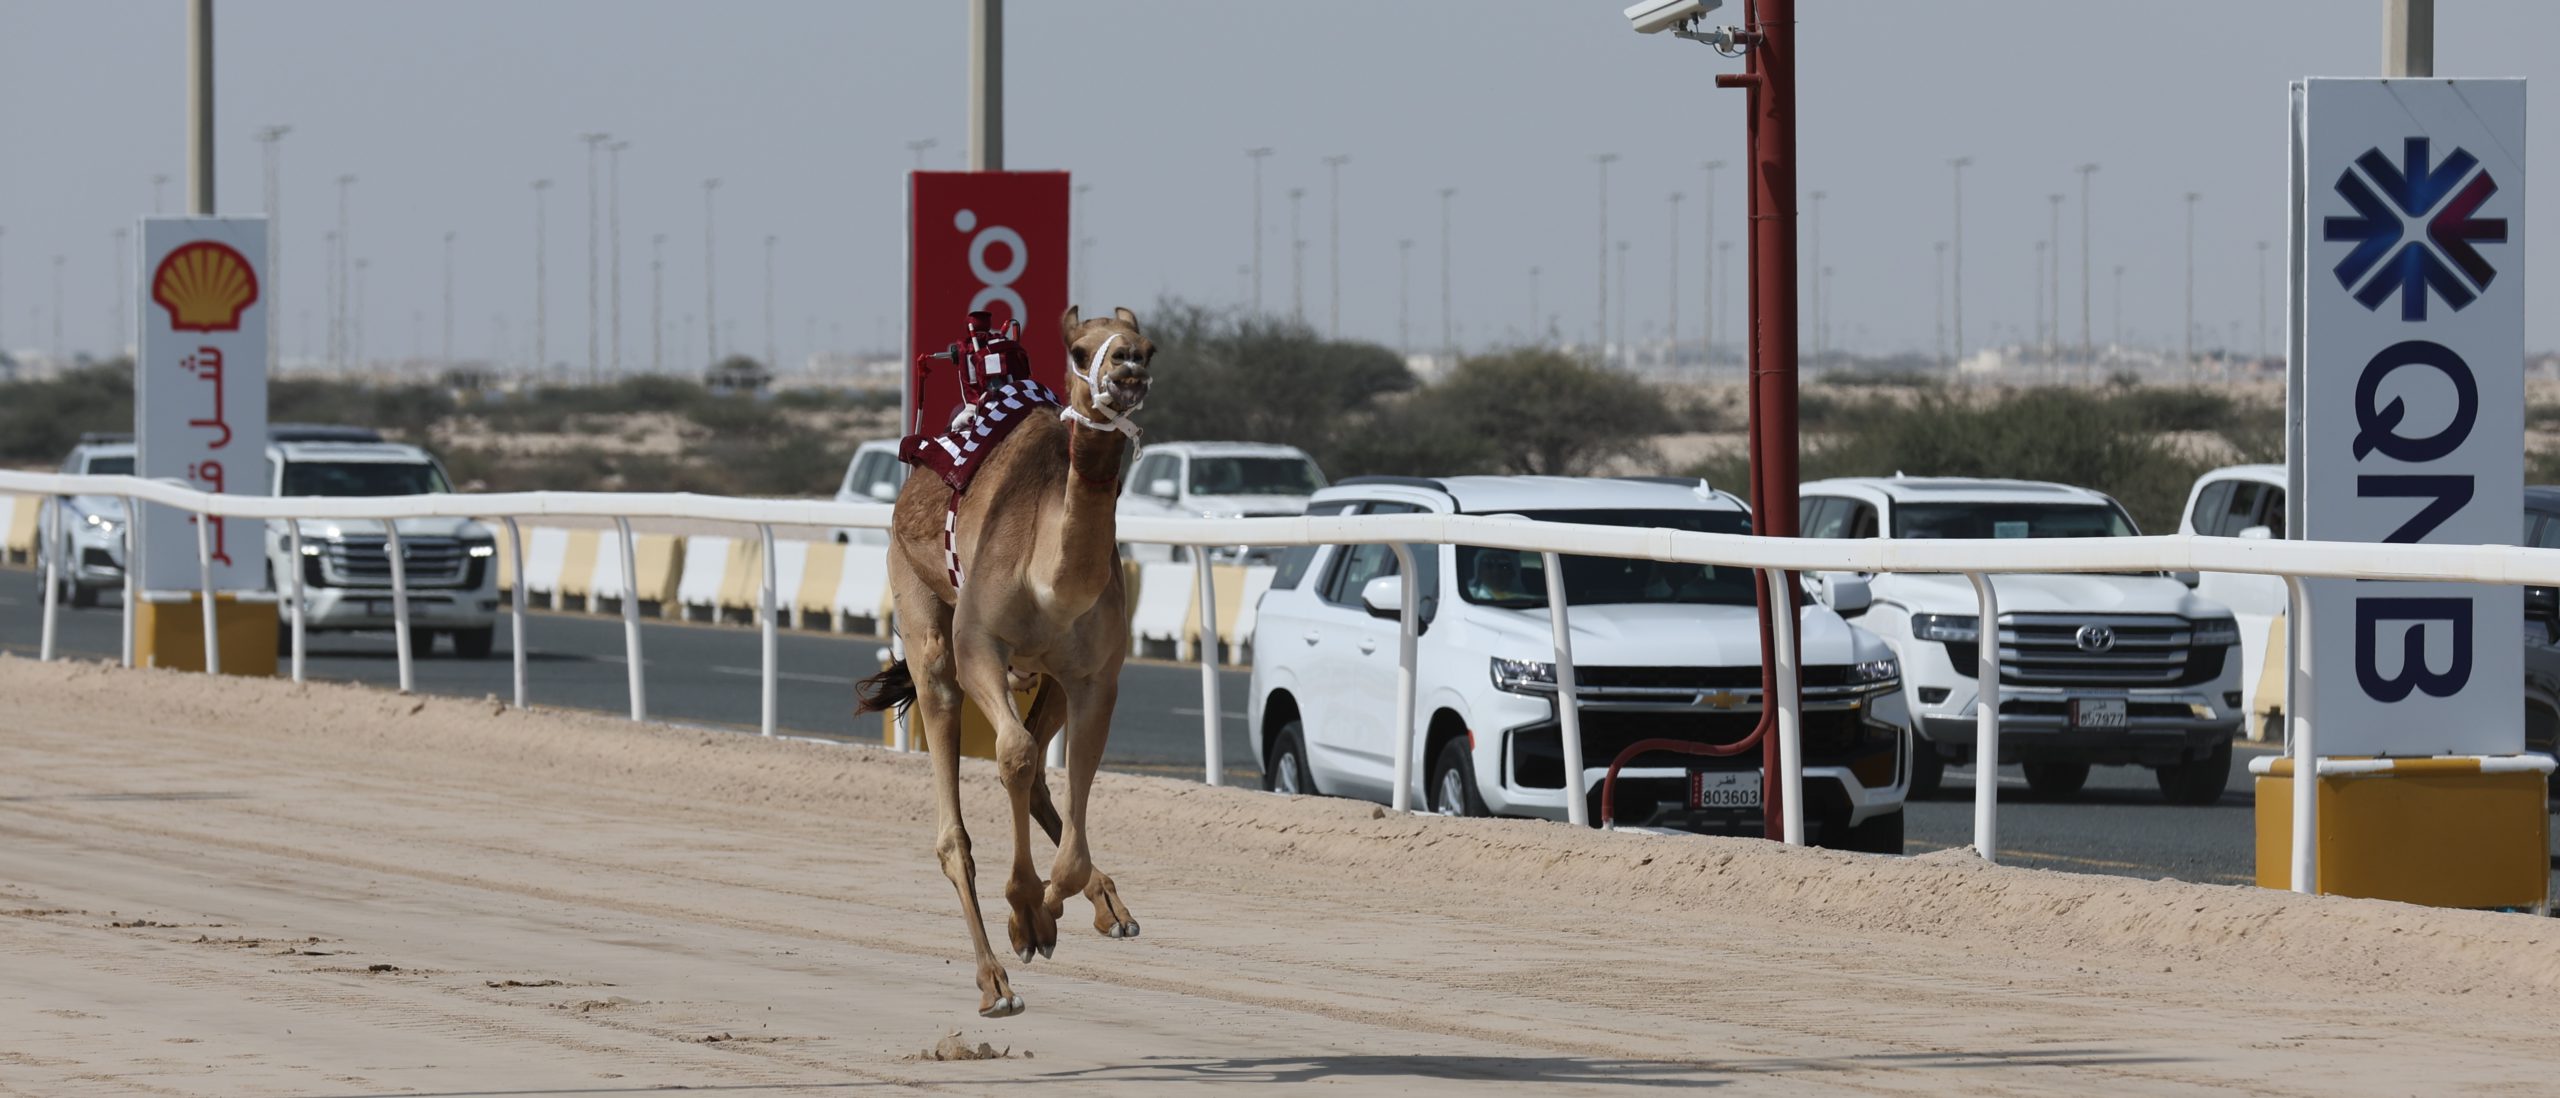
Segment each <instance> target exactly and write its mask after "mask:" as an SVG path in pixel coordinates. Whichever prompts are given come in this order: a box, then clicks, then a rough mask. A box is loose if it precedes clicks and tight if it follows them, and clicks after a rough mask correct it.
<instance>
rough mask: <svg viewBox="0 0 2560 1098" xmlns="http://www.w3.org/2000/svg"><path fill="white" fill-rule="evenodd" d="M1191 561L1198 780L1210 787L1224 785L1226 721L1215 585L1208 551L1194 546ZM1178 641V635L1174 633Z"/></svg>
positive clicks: (1225, 774) (1216, 588)
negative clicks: (1195, 590) (1196, 597)
mask: <svg viewBox="0 0 2560 1098" xmlns="http://www.w3.org/2000/svg"><path fill="white" fill-rule="evenodd" d="M1191 560H1192V563H1193V565H1194V571H1195V572H1196V573H1197V574H1198V575H1199V577H1200V581H1199V586H1200V652H1199V656H1200V758H1201V760H1202V761H1201V767H1202V769H1203V770H1205V771H1206V774H1205V776H1204V777H1203V778H1202V779H1201V780H1203V781H1206V782H1208V783H1209V784H1211V785H1225V784H1227V752H1226V747H1227V745H1226V739H1225V737H1224V736H1223V735H1221V733H1222V732H1223V731H1224V729H1222V728H1220V727H1219V726H1220V725H1221V724H1223V723H1224V720H1225V718H1224V717H1223V716H1222V715H1220V713H1219V712H1218V584H1217V577H1216V576H1214V575H1212V574H1211V573H1210V571H1209V548H1208V547H1207V546H1205V545H1197V546H1193V547H1192V549H1191ZM1175 636H1176V638H1177V639H1179V638H1180V634H1179V633H1176V634H1175Z"/></svg>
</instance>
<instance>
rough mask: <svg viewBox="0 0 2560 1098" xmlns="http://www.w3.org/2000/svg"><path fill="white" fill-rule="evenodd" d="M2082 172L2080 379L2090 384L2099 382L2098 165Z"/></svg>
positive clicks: (2081, 168) (2084, 167)
mask: <svg viewBox="0 0 2560 1098" xmlns="http://www.w3.org/2000/svg"><path fill="white" fill-rule="evenodd" d="M2078 171H2079V172H2080V379H2081V380H2082V381H2084V382H2086V383H2088V384H2091V385H2095V384H2097V382H2098V355H2097V349H2096V348H2095V347H2094V346H2092V345H2091V342H2090V338H2089V178H2090V177H2091V176H2094V175H2096V174H2098V166H2097V165H2096V164H2082V165H2080V167H2079V168H2078Z"/></svg>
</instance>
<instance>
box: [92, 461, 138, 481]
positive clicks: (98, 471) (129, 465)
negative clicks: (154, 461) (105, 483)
mask: <svg viewBox="0 0 2560 1098" xmlns="http://www.w3.org/2000/svg"><path fill="white" fill-rule="evenodd" d="M89 475H90V476H93V477H129V476H132V475H133V459H132V458H130V457H93V458H90V459H89Z"/></svg>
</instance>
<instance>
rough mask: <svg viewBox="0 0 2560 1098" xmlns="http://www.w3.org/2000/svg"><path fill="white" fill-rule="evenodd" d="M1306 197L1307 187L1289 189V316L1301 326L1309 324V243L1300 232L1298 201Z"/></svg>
mask: <svg viewBox="0 0 2560 1098" xmlns="http://www.w3.org/2000/svg"><path fill="white" fill-rule="evenodd" d="M1306 196H1307V189H1306V188H1305V187H1291V188H1289V315H1290V317H1291V318H1292V319H1295V320H1296V321H1297V322H1298V323H1300V324H1304V323H1306V322H1307V264H1306V258H1307V241H1306V238H1305V237H1304V236H1303V235H1301V234H1300V233H1299V231H1298V207H1299V202H1298V200H1299V199H1302V198H1305V197H1306Z"/></svg>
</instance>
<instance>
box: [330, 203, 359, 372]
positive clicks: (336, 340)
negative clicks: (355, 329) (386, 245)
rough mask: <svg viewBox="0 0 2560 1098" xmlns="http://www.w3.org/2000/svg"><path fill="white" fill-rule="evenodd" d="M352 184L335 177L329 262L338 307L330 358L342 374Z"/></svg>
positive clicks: (351, 243) (351, 238)
mask: <svg viewBox="0 0 2560 1098" xmlns="http://www.w3.org/2000/svg"><path fill="white" fill-rule="evenodd" d="M355 185H356V177H355V176H352V175H341V176H339V177H338V254H337V256H336V257H335V258H334V259H332V260H331V265H332V269H333V270H334V271H335V272H336V274H337V277H338V307H337V309H336V311H335V314H334V315H332V316H331V317H330V318H329V358H330V361H331V363H332V364H333V365H335V366H336V368H337V369H339V370H342V371H343V370H345V369H346V368H347V344H348V338H347V298H348V297H349V296H350V295H349V294H348V292H347V291H348V287H349V280H348V278H347V257H348V256H349V255H350V254H352V253H353V252H354V250H355V246H356V240H355V237H354V236H353V235H351V234H350V233H348V231H347V202H348V194H349V192H350V191H352V190H354V188H355Z"/></svg>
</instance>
